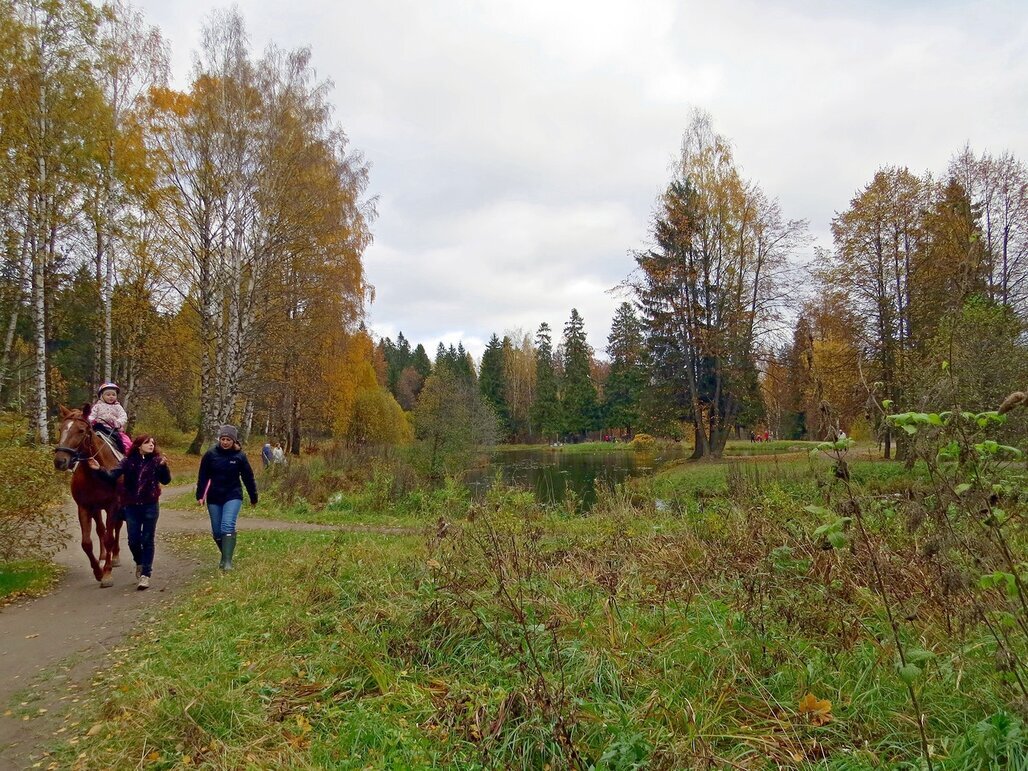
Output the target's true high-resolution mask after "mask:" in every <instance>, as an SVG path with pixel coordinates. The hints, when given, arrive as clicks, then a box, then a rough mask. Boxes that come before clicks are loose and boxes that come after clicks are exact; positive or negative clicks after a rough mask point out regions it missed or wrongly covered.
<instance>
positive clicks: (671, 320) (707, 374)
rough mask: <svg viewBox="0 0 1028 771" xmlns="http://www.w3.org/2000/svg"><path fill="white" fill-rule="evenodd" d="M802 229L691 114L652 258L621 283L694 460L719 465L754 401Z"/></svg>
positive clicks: (665, 402) (661, 399)
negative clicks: (629, 292)
mask: <svg viewBox="0 0 1028 771" xmlns="http://www.w3.org/2000/svg"><path fill="white" fill-rule="evenodd" d="M805 231H806V223H805V222H802V221H799V220H787V219H785V217H784V216H783V215H782V213H781V210H780V207H779V205H778V202H777V201H776V200H774V199H772V198H769V197H768V196H767V195H766V194H765V193H764V192H763V191H762V190H760V188H759V187H758V186H757V185H755V184H753V183H747V182H746V181H744V180H743V178H742V177H741V175H740V173H739V171H738V169H737V167H736V165H735V161H734V159H733V156H732V152H731V148H730V146H729V143H728V141H727V140H726V139H725V138H724V137H722V136H720V135H718V134H716V133H714V131H713V129H712V127H711V124H710V119H709V117H708V116H706V115H704V114H699V113H698V114H696V115H695V116H694V118H693V121H692V123H691V124H690V126H689V128H688V130H687V131H686V134H685V138H684V140H683V143H682V155H681V159H680V161H679V164H678V170H677V174H676V176H675V178H674V179H673V180H672V182H671V183H670V185H669V186H668V188H667V190H666V192H665V194H664V196H663V197H662V200H661V204H660V208H659V210H658V212H657V215H656V217H655V220H654V225H653V239H654V241H655V244H656V248H654V249H650V250H647V251H644V252H640V253H638V254H637V255H636V263H637V265H638V270H637V272H636V274H635V275H634V276H633V278H632V279H630V282H629V283H630V285H631V286H632V288H633V289H634V290H635V293H636V297H637V298H638V302H639V306H640V309H641V311H642V314H643V325H644V329H645V331H646V340H647V356H648V360H649V367H650V376H651V379H652V384H653V389H652V390H653V393H654V396H655V399H657V400H658V403H659V405H660V406H661V408H662V409H667V410H669V411H671V412H672V413H673V414H676V415H677V416H678V419H679V420H688V421H689V422H691V423H692V427H693V434H694V437H695V450H694V457H696V458H701V457H707V456H715V457H717V456H720V455H721V453H722V451H723V449H724V445H725V442H726V441H727V439H728V436H729V434H730V432H731V430H732V429H733V428H734V427H735V424H736V422H737V420H738V419H739V417H740V414H742V413H743V411H744V410H745V409H747V407H748V406H749V405H750V404H751V403H752V402H753V401H754V400H755V399H756V398H758V396H757V367H756V354H757V350H758V344H759V342H760V340H761V338H762V337H763V336H765V335H766V334H768V332H769V331H770V330H771V329H772V328H773V325H774V324H775V322H776V321H777V318H778V311H779V308H780V306H781V304H782V303H783V300H784V297H783V288H784V285H783V276H784V271H785V269H786V267H787V260H788V257H789V255H790V254H791V253H792V251H793V250H794V249H795V248H796V247H797V246H798V245H799V244H800V243H801V242H802V241H803V239H804V236H805Z"/></svg>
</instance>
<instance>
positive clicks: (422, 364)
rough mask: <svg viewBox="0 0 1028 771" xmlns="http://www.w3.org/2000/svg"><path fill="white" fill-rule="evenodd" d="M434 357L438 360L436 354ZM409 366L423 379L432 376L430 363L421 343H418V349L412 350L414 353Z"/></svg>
mask: <svg viewBox="0 0 1028 771" xmlns="http://www.w3.org/2000/svg"><path fill="white" fill-rule="evenodd" d="M436 357H437V358H438V354H436ZM410 366H412V367H414V369H415V370H417V372H418V374H419V375H421V377H423V378H424V377H428V376H429V375H430V374H432V362H431V361H430V360H429V358H428V352H427V351H426V350H425V346H423V345H422V344H421V343H418V347H417V348H415V349H414V353H413V354H412V355H411V360H410Z"/></svg>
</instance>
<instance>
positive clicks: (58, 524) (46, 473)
mask: <svg viewBox="0 0 1028 771" xmlns="http://www.w3.org/2000/svg"><path fill="white" fill-rule="evenodd" d="M0 475H3V478H4V484H3V485H2V486H0V560H3V561H10V560H15V559H20V558H26V557H32V558H38V557H40V556H45V557H52V556H53V555H54V554H55V553H56V552H57V551H58V550H59V549H60V548H61V546H63V545H64V541H65V536H66V530H65V524H64V516H63V514H62V512H61V507H60V502H61V499H62V497H63V492H64V480H63V479H62V478H61V477H60V476H58V474H57V473H56V472H55V471H54V466H53V453H52V452H51V451H50V449H49V448H34V447H19V446H9V447H3V446H0Z"/></svg>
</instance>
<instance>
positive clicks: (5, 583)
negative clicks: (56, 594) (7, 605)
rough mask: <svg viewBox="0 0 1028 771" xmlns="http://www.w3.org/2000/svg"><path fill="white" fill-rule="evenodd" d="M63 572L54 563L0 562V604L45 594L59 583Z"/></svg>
mask: <svg viewBox="0 0 1028 771" xmlns="http://www.w3.org/2000/svg"><path fill="white" fill-rule="evenodd" d="M62 572H63V571H62V569H61V568H59V567H58V566H57V565H55V564H53V563H52V562H41V561H28V560H27V561H22V562H0V604H3V603H4V602H7V601H10V600H11V599H13V598H15V597H19V596H29V597H34V596H36V595H39V594H43V593H44V592H46V591H48V590H49V589H51V588H52V587H53V586H54V584H56V583H57V581H58V579H59V578H60V577H61V573H62Z"/></svg>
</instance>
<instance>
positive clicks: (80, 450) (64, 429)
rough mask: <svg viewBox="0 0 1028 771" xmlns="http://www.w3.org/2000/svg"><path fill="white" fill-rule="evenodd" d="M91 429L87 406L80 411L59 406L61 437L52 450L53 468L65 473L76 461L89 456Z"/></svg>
mask: <svg viewBox="0 0 1028 771" xmlns="http://www.w3.org/2000/svg"><path fill="white" fill-rule="evenodd" d="M92 437H93V427H92V426H91V425H90V424H89V405H88V404H86V405H84V406H83V407H82V409H81V410H69V409H67V408H65V407H64V406H63V405H62V406H61V437H60V439H58V440H57V446H56V447H55V448H54V468H55V469H57V470H58V471H67V470H68V469H69V468H70V467H71V465H72V464H73V463H74V462H75V461H76V460H81V459H82V458H83V457H84V456H86V455H89V454H90V453H91V450H89V449H88V448H89V447H90V446H91V442H92Z"/></svg>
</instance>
